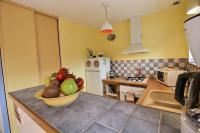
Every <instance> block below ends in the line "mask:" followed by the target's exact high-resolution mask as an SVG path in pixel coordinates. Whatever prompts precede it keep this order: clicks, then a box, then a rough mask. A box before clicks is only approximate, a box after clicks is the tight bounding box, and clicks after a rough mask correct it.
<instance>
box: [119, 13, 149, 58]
mask: <svg viewBox="0 0 200 133" xmlns="http://www.w3.org/2000/svg"><path fill="white" fill-rule="evenodd" d="M130 24H131V44H130V45H129V46H128V48H126V49H124V50H123V51H122V52H121V54H132V53H146V52H148V50H147V49H146V48H144V47H143V46H142V25H141V17H140V16H136V17H131V18H130Z"/></svg>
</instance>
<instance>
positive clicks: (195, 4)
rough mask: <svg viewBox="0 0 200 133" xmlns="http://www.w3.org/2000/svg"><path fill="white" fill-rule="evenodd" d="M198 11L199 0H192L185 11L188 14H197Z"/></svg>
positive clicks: (199, 9) (199, 6) (199, 7)
mask: <svg viewBox="0 0 200 133" xmlns="http://www.w3.org/2000/svg"><path fill="white" fill-rule="evenodd" d="M198 13H200V1H199V0H192V2H191V5H190V7H189V9H188V11H187V14H188V15H192V14H198Z"/></svg>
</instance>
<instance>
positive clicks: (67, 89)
mask: <svg viewBox="0 0 200 133" xmlns="http://www.w3.org/2000/svg"><path fill="white" fill-rule="evenodd" d="M60 88H61V91H62V92H63V93H64V94H65V95H71V94H74V93H76V91H77V90H78V86H77V84H76V82H75V80H74V79H72V78H68V79H65V80H64V81H63V82H62V83H61V85H60Z"/></svg>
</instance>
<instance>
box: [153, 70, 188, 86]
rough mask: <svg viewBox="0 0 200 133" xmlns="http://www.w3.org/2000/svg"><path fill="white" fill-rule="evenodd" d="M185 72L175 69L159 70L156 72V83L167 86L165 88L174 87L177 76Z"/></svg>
mask: <svg viewBox="0 0 200 133" xmlns="http://www.w3.org/2000/svg"><path fill="white" fill-rule="evenodd" d="M184 72H186V71H183V70H180V69H175V68H167V67H164V68H160V69H159V70H158V71H157V81H159V82H161V83H163V84H165V85H167V86H171V87H173V86H176V80H177V78H178V75H179V74H182V73H184Z"/></svg>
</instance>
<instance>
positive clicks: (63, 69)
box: [59, 68, 69, 76]
mask: <svg viewBox="0 0 200 133" xmlns="http://www.w3.org/2000/svg"><path fill="white" fill-rule="evenodd" d="M59 73H63V74H64V76H66V75H67V74H68V73H69V70H68V69H66V68H60V70H59Z"/></svg>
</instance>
